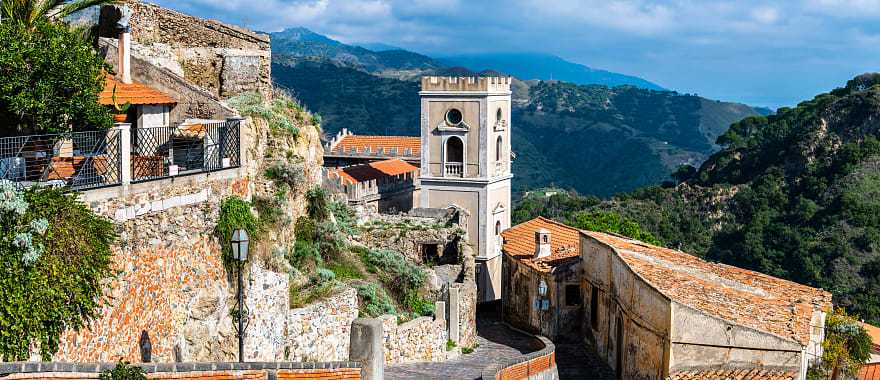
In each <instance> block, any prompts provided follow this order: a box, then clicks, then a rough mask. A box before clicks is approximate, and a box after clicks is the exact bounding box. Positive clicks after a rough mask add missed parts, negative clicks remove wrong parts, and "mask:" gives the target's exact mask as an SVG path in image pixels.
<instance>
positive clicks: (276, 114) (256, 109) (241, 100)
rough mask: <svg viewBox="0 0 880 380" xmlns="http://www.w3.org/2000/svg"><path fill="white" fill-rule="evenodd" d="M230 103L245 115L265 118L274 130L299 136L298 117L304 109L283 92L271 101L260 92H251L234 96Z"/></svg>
mask: <svg viewBox="0 0 880 380" xmlns="http://www.w3.org/2000/svg"><path fill="white" fill-rule="evenodd" d="M228 103H229V105H231V106H232V107H234V108H235V109H237V110H238V112H240V113H241V114H242V115H243V116H250V117H253V118H260V119H263V120H265V121H266V122H267V123H268V124H269V128H271V129H272V130H273V131H276V132H284V133H288V134H290V135H291V136H293V137H297V136H299V132H300V131H299V128H298V127H297V126H296V119H297V117H298V115H299V114H300V113H302V112H304V111H303V110H302V107H299V105H297V104H296V102H294V101H293V99H291V98H290V97H289V96H287V95H286V94H284V93H283V92H280V91H279V92H278V93H276V98H275V99H274V100H272V101H271V102H268V101H266V99H265V98H264V97H263V95H262V94H260V93H259V92H251V93H247V94H241V95H238V96H235V97H232V98H230V99H229V100H228Z"/></svg>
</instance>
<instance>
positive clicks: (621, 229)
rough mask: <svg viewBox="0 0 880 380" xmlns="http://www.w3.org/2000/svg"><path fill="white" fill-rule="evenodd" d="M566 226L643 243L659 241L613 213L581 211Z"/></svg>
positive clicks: (632, 222) (657, 242)
mask: <svg viewBox="0 0 880 380" xmlns="http://www.w3.org/2000/svg"><path fill="white" fill-rule="evenodd" d="M567 224H570V225H572V226H574V227H577V228H580V229H583V230H590V231H599V232H610V233H615V234H618V235H623V236H626V237H629V238H632V239H636V240H641V241H643V242H645V243H650V244H655V245H659V244H660V241H659V240H657V238H656V237H654V235H651V234H650V233H649V232H646V231H643V230H642V228H641V226H639V224H638V223H636V222H635V221H633V220H630V219H626V218H624V217H622V216H620V215H619V214H617V213H613V212H608V211H581V212H578V213H576V214H574V217H573V218H572V219H570V220H569V222H568V223H567Z"/></svg>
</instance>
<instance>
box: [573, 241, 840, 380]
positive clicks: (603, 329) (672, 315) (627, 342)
mask: <svg viewBox="0 0 880 380" xmlns="http://www.w3.org/2000/svg"><path fill="white" fill-rule="evenodd" d="M580 240H581V243H580V244H581V258H582V260H583V270H584V276H583V280H582V290H583V294H584V302H583V304H584V306H585V312H584V315H585V317H584V319H583V326H582V330H583V331H584V333H585V335H586V336H587V337H589V339H591V340H592V341H593V342H594V343H595V346H596V347H597V349H598V352H599V354H600V356H602V357H603V358H605V360H606V361H607V362H608V364H609V365H610V366H611V367H612V368H613V369H614V370H615V371H616V372H617V373H618V378H620V379H665V378H669V379H709V378H737V379H740V378H743V379H804V378H805V375H806V369H807V367H808V365H809V364H810V362H811V361H812V360H813V359H816V358H817V357H818V356H820V355H821V343H822V341H823V339H824V330H823V328H822V327H821V326H824V324H825V313H826V312H827V311H828V310H830V308H831V294H830V293H828V292H825V291H823V290H821V289H815V288H811V287H808V286H804V285H800V284H796V283H793V282H790V281H785V280H781V279H778V278H774V277H771V276H768V275H764V274H761V273H757V272H752V271H748V270H744V269H739V268H736V267H732V266H728V265H723V264H716V263H710V262H707V261H704V260H701V259H699V258H697V257H694V256H691V255H688V254H686V253H683V252H680V251H676V250H672V249H667V248H661V247H656V246H653V245H649V244H645V243H642V242H639V241H635V240H631V239H627V238H623V237H620V236H616V235H610V234H605V233H599V232H581V234H580ZM719 376H720V377H719ZM731 376H732V377H731Z"/></svg>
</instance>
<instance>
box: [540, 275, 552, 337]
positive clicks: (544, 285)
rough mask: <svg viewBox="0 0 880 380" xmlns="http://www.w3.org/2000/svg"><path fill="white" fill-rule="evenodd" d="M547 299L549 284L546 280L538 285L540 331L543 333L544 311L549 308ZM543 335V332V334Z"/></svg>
mask: <svg viewBox="0 0 880 380" xmlns="http://www.w3.org/2000/svg"><path fill="white" fill-rule="evenodd" d="M546 297H547V282H546V281H544V279H543V278H542V279H541V282H540V283H538V302H537V303H538V331H539V332H542V330H543V328H544V310H547V309H548V308H549V302H547V301H546ZM542 333H543V332H542Z"/></svg>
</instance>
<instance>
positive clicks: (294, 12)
mask: <svg viewBox="0 0 880 380" xmlns="http://www.w3.org/2000/svg"><path fill="white" fill-rule="evenodd" d="M151 1H154V2H156V3H158V4H160V5H163V6H167V7H170V8H174V9H177V10H180V11H182V12H185V13H189V14H193V15H196V16H200V17H207V18H213V19H217V20H220V21H224V22H229V23H234V24H238V25H242V26H245V27H248V28H251V29H255V30H260V31H265V32H274V31H280V30H283V29H285V28H287V27H295V26H303V27H306V28H309V29H311V30H313V31H315V32H317V33H321V34H324V35H327V36H329V37H331V38H334V39H337V40H340V41H343V42H346V43H384V44H389V45H394V46H399V47H401V48H404V49H407V50H412V51H416V52H419V53H422V54H426V55H429V56H434V57H442V56H450V55H459V54H469V53H493V52H539V53H549V54H554V55H558V56H560V57H562V58H565V59H567V60H569V61H572V62H577V63H581V64H584V65H587V66H590V67H593V68H599V69H605V70H609V71H614V72H620V73H624V74H629V75H636V76H639V77H642V78H645V79H647V80H649V81H652V82H654V83H657V84H659V85H661V86H663V87H666V88H669V89H673V90H676V91H679V92H684V93H696V94H699V95H701V96H704V97H708V98H711V99H719V100H728V101H738V102H743V103H747V104H750V105H754V106H766V107H771V108H776V107H779V106H791V105H796V104H797V103H798V102H799V101H802V100H807V99H811V98H812V97H813V96H815V95H816V94H818V93H821V92H825V91H828V90H831V89H833V88H835V87H840V86H843V85H844V84H845V83H846V81H847V80H848V79H851V78H852V77H854V76H856V75H858V74H861V73H864V72H871V71H880V0H787V1H755V0H735V1H721V0H718V1H715V0H693V1H685V0H669V1H642V0H628V1H626V0H580V1H578V0H151Z"/></svg>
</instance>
